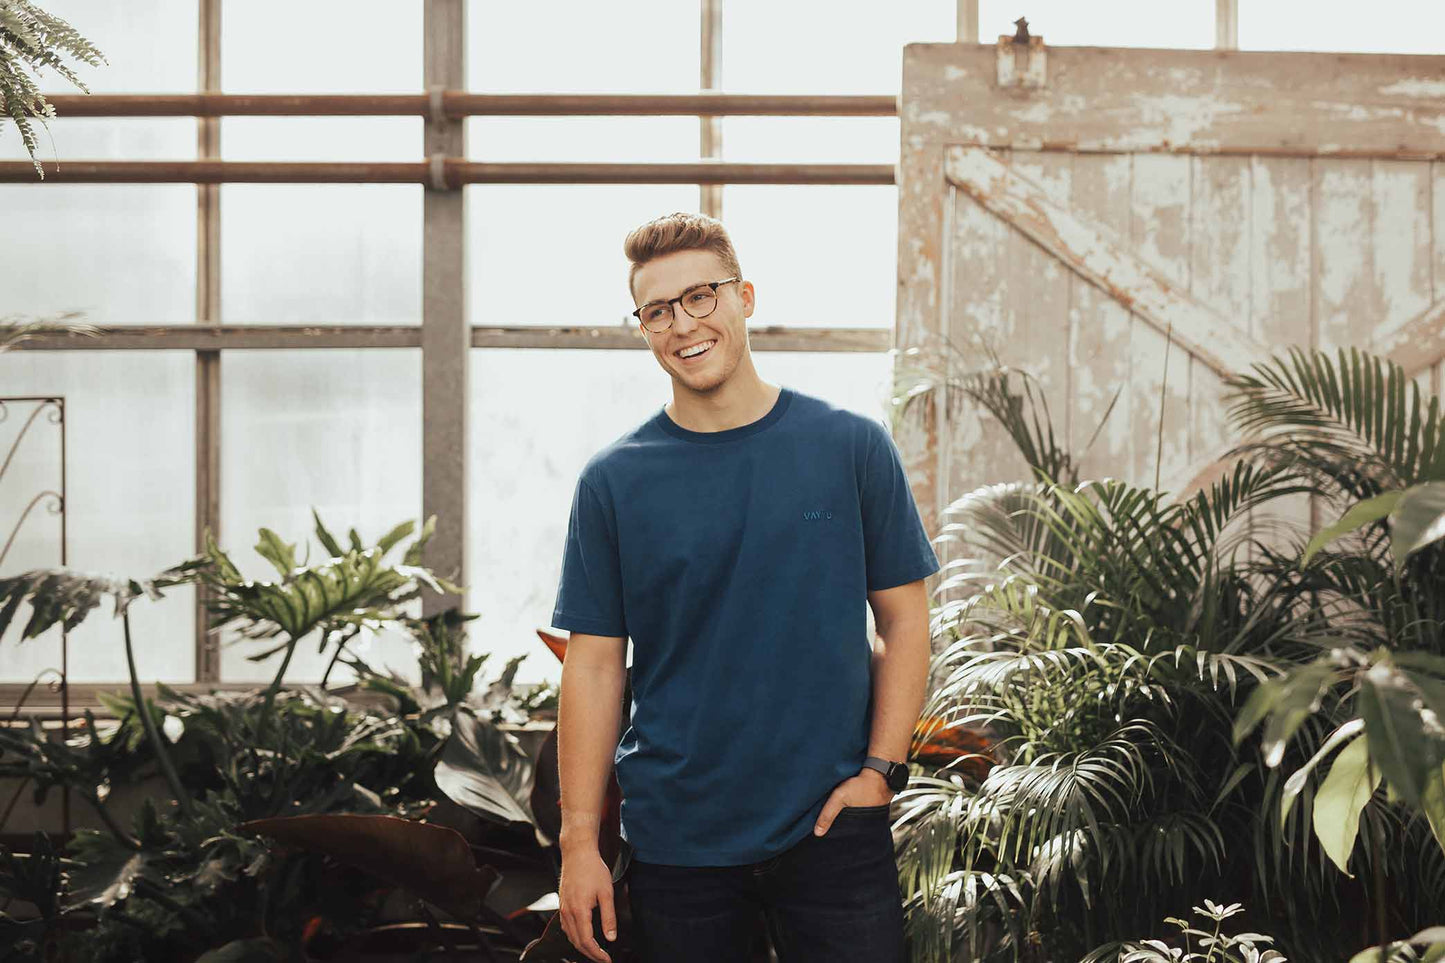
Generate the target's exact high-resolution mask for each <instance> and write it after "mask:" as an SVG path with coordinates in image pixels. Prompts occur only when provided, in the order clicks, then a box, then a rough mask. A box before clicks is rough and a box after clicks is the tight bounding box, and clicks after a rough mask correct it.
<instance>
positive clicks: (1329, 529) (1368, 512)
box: [1299, 491, 1405, 569]
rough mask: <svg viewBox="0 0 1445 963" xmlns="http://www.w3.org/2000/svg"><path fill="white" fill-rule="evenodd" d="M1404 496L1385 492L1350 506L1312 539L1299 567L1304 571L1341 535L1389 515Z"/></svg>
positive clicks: (1306, 547) (1398, 492)
mask: <svg viewBox="0 0 1445 963" xmlns="http://www.w3.org/2000/svg"><path fill="white" fill-rule="evenodd" d="M1404 494H1405V492H1403V491H1397V492H1385V493H1384V494H1383V495H1376V496H1375V497H1374V498H1367V499H1365V500H1364V501H1362V502H1357V503H1356V504H1354V505H1352V506H1350V510H1349V511H1347V512H1345V514H1344V515H1342V516H1340V520H1339V521H1337V522H1335V523H1334V524H1333V525H1329V526H1326V527H1325V528H1322V529H1320V530H1319V532H1317V533H1316V534H1315V537H1314V538H1312V539H1310V541H1309V544H1308V545H1306V546H1305V550H1304V554H1303V555H1302V556H1300V560H1299V567H1300V568H1301V569H1303V568H1304V567H1305V566H1306V565H1308V564H1309V562H1310V559H1311V558H1313V557H1314V554H1315V553H1316V552H1318V551H1319V550H1320V549H1322V548H1324V547H1325V546H1326V545H1328V544H1329V543H1330V542H1333V541H1334V540H1335V539H1337V538H1339V537H1340V536H1341V535H1348V534H1349V533H1350V532H1353V531H1355V530H1357V529H1361V528H1364V527H1365V526H1366V525H1368V524H1370V523H1371V522H1378V521H1379V520H1380V519H1382V518H1384V517H1386V516H1387V515H1389V514H1390V512H1391V511H1393V510H1394V509H1395V506H1396V505H1397V504H1399V502H1400V499H1401V496H1403V495H1404Z"/></svg>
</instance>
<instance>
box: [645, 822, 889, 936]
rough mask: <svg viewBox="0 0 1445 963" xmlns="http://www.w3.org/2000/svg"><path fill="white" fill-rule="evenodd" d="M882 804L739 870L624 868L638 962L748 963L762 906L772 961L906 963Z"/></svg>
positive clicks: (658, 866)
mask: <svg viewBox="0 0 1445 963" xmlns="http://www.w3.org/2000/svg"><path fill="white" fill-rule="evenodd" d="M889 825H890V818H889V806H888V804H887V803H885V804H883V805H880V806H849V807H846V808H844V809H843V810H841V811H840V812H839V813H838V815H837V817H836V818H835V819H834V820H833V824H832V825H831V826H829V827H828V832H827V833H826V834H824V835H822V836H815V835H814V834H813V831H812V829H811V828H809V830H808V835H806V836H804V837H803V838H802V839H801V840H799V841H798V842H797V843H795V844H793V846H792V847H791V848H789V849H787V850H785V851H783V852H781V853H778V854H777V855H775V856H771V857H769V858H767V859H764V860H761V861H759V862H755V863H746V864H744V865H741V866H668V865H663V864H660V863H647V862H643V861H641V860H638V859H636V858H634V859H632V860H631V862H630V863H629V864H628V866H627V868H626V870H625V871H624V874H623V876H624V878H625V879H626V880H627V889H628V894H629V898H630V902H631V909H632V933H633V941H634V943H635V946H636V949H637V952H638V954H639V955H640V958H641V959H642V960H643V961H644V963H749V961H750V960H751V959H752V956H751V952H750V951H751V943H752V937H753V934H754V931H755V926H754V924H755V921H756V914H757V912H758V910H760V909H761V910H762V911H763V914H764V916H765V918H766V920H767V927H768V932H769V934H771V936H772V940H773V947H774V949H775V950H776V951H777V954H778V960H779V963H815V961H816V963H905V948H904V936H903V901H902V897H901V894H900V892H899V888H898V864H897V861H896V860H895V858H894V854H893V835H892V832H891V831H890V829H889Z"/></svg>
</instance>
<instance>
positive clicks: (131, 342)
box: [11, 324, 892, 351]
mask: <svg viewBox="0 0 1445 963" xmlns="http://www.w3.org/2000/svg"><path fill="white" fill-rule="evenodd" d="M891 330H892V329H891V328H887V327H877V328H838V327H817V328H813V327H800V326H797V325H766V326H760V327H749V328H748V343H749V344H751V345H752V347H753V348H754V349H755V350H758V351H887V350H888V349H889V347H890V345H891V343H892V341H891V338H892V334H891ZM470 343H471V346H472V347H473V348H601V349H607V350H633V349H635V350H642V351H646V350H649V349H648V347H647V342H646V341H644V340H643V338H642V335H641V334H640V333H639V332H638V330H637V328H636V326H635V325H630V326H624V325H621V324H618V325H612V326H605V327H603V326H597V327H582V326H577V325H541V324H539V325H513V326H505V325H472V327H471V335H470ZM421 344H422V331H421V326H420V325H367V324H331V325H311V324H307V325H279V324H276V325H272V324H254V325H244V324H228V325H207V324H173V325H111V326H109V327H104V326H103V327H101V328H100V334H99V335H96V336H93V337H85V336H83V335H74V334H62V335H35V336H32V337H31V338H29V339H28V340H26V341H24V342H22V343H21V344H19V345H17V346H15V347H14V348H12V349H11V350H13V351H75V350H78V349H83V350H86V351H171V350H174V351H217V350H234V349H238V348H244V349H247V350H255V349H276V350H282V351H292V350H296V349H300V348H420V347H421Z"/></svg>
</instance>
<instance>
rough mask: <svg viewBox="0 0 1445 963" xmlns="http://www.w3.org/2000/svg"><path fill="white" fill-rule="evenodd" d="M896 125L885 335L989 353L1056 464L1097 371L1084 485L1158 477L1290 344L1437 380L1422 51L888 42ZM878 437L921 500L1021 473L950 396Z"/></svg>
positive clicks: (1437, 114)
mask: <svg viewBox="0 0 1445 963" xmlns="http://www.w3.org/2000/svg"><path fill="white" fill-rule="evenodd" d="M1046 36H1047V32H1046V31H1045V37H1046ZM1016 50H1017V52H1016ZM1030 57H1032V58H1033V60H1032V61H1031V62H1029V61H1028V58H1030ZM1041 58H1042V59H1041ZM1040 84H1041V85H1040ZM900 115H901V134H902V143H901V154H900V160H899V222H898V229H899V238H898V242H899V258H898V264H899V295H898V297H899V300H898V328H897V335H896V342H895V343H896V346H897V347H899V348H908V347H912V346H915V345H917V346H922V347H924V350H928V351H935V350H936V346H935V344H934V342H933V341H932V340H930V339H929V338H928V335H929V334H931V333H941V334H944V335H946V336H947V337H948V339H949V340H950V341H951V342H952V343H953V344H955V345H957V346H958V347H959V349H961V350H962V351H964V352H965V353H966V354H967V355H968V356H969V357H970V358H972V359H973V360H974V361H981V360H982V359H983V358H984V353H983V351H982V347H981V346H982V344H983V343H985V342H987V343H989V344H991V345H993V346H994V347H995V349H996V350H997V352H998V354H999V355H1000V356H1001V357H1002V359H1003V360H1004V361H1005V362H1007V363H1009V364H1011V365H1015V366H1020V367H1023V368H1025V369H1027V370H1028V371H1030V372H1032V373H1033V374H1034V375H1036V376H1037V377H1038V378H1039V379H1040V381H1041V382H1042V385H1043V387H1044V388H1045V391H1046V396H1047V398H1048V403H1049V407H1050V409H1051V411H1052V414H1053V420H1054V425H1055V429H1056V430H1057V431H1059V432H1060V433H1062V434H1063V436H1064V437H1066V438H1068V439H1069V440H1070V444H1071V447H1072V450H1073V451H1074V452H1075V454H1078V453H1079V452H1080V451H1081V450H1082V448H1083V445H1084V442H1085V441H1087V440H1088V438H1089V437H1090V435H1091V434H1092V433H1093V431H1094V429H1095V428H1096V427H1097V426H1098V424H1099V421H1100V419H1101V418H1102V417H1103V414H1104V410H1105V406H1106V405H1107V404H1108V402H1109V399H1110V398H1111V397H1112V396H1113V395H1114V393H1115V391H1116V390H1117V389H1119V388H1120V387H1121V386H1122V388H1123V391H1122V394H1121V395H1120V397H1119V401H1118V404H1117V405H1116V406H1115V408H1114V411H1113V412H1112V414H1111V415H1110V417H1109V419H1108V421H1107V423H1106V424H1105V426H1104V428H1103V430H1102V432H1100V434H1099V436H1098V438H1097V440H1096V441H1095V442H1094V444H1093V447H1092V448H1090V449H1089V450H1088V452H1087V455H1086V456H1085V457H1084V458H1083V460H1082V470H1083V476H1084V477H1085V478H1099V477H1105V476H1109V477H1117V478H1123V479H1125V480H1128V481H1130V482H1133V483H1136V484H1151V485H1152V484H1153V483H1154V479H1155V476H1156V471H1157V473H1158V477H1159V483H1160V486H1161V487H1163V488H1165V489H1168V490H1170V491H1173V492H1179V491H1181V490H1183V489H1184V488H1186V487H1187V486H1188V484H1189V483H1190V482H1191V481H1192V480H1194V479H1195V478H1196V476H1198V475H1199V474H1200V473H1201V472H1203V471H1204V470H1206V469H1207V467H1208V466H1209V465H1210V464H1211V463H1212V462H1213V460H1214V458H1215V456H1216V455H1217V454H1218V453H1219V452H1220V451H1221V450H1222V448H1223V447H1225V446H1226V445H1227V444H1228V443H1230V442H1231V441H1232V440H1233V439H1232V437H1231V436H1229V435H1228V434H1227V423H1226V419H1225V413H1224V410H1223V406H1222V405H1221V403H1220V400H1219V399H1220V392H1221V382H1220V378H1221V375H1223V374H1225V373H1228V372H1232V371H1240V370H1245V369H1247V368H1248V366H1249V364H1250V363H1251V362H1252V361H1255V360H1261V359H1263V358H1265V357H1267V356H1268V355H1269V354H1272V353H1279V354H1284V353H1285V352H1286V351H1287V346H1288V345H1291V344H1295V345H1300V346H1306V347H1309V346H1318V347H1322V348H1326V349H1330V350H1333V349H1334V348H1335V347H1336V346H1346V347H1348V346H1352V345H1353V346H1358V347H1360V348H1364V349H1369V350H1372V351H1377V352H1381V353H1384V354H1388V355H1390V356H1391V357H1393V358H1394V359H1395V360H1398V361H1399V362H1400V363H1402V364H1403V365H1404V366H1405V367H1406V369H1407V370H1408V371H1409V372H1411V373H1412V374H1414V375H1416V380H1417V381H1418V382H1419V383H1420V384H1421V386H1422V388H1426V389H1429V390H1432V391H1435V390H1438V388H1439V377H1440V358H1441V355H1442V352H1445V231H1442V228H1445V179H1442V176H1445V171H1442V169H1441V167H1440V164H1439V158H1440V157H1441V156H1442V150H1445V57H1435V56H1410V55H1376V54H1327V53H1279V52H1252V51H1249V52H1246V51H1211V50H1158V49H1126V48H1104V47H1060V48H1042V47H1040V46H1038V45H1037V42H1036V45H1035V47H1033V48H1015V47H1014V45H1012V44H1005V43H1000V44H999V45H997V46H995V47H991V46H984V45H973V44H967V45H965V44H911V45H909V46H908V47H907V48H905V53H904V68H903V85H902V100H901V105H900ZM1437 236H1439V237H1440V242H1439V243H1437V242H1436V238H1437ZM1166 331H1167V332H1169V338H1170V339H1172V342H1171V347H1170V350H1169V352H1168V358H1167V365H1168V367H1167V384H1166V377H1165V371H1166V369H1165V365H1166V351H1165V346H1166ZM1161 410H1162V420H1163V435H1162V445H1161V444H1160V439H1159V438H1158V437H1157V434H1156V432H1157V429H1158V427H1159V424H1160V418H1161ZM898 441H899V445H900V448H902V449H903V452H904V455H905V458H906V459H907V460H908V464H909V471H910V475H911V476H912V478H913V480H914V483H915V494H916V495H917V496H918V499H919V503H920V505H921V506H923V507H924V508H925V509H928V508H932V509H934V511H933V512H927V513H926V514H930V515H933V514H936V512H937V511H938V510H941V509H942V508H943V507H945V506H946V505H947V504H948V503H949V502H950V501H951V500H952V499H954V498H957V497H959V496H960V495H962V494H964V493H965V492H967V491H970V490H972V489H974V488H976V487H978V486H979V485H982V484H987V483H992V482H998V481H1003V480H1010V479H1023V478H1026V477H1028V474H1027V472H1026V470H1025V468H1024V464H1023V462H1022V460H1021V459H1020V458H1019V456H1018V454H1017V452H1016V451H1015V449H1014V447H1013V445H1012V443H1011V442H1009V440H1008V439H1007V438H1006V437H1005V436H1004V435H1003V433H1002V431H1001V430H1000V429H999V427H998V426H997V424H996V423H994V422H993V421H992V419H991V418H989V417H988V416H987V415H986V414H983V413H982V412H980V411H978V410H976V409H970V410H969V411H968V412H967V413H966V414H965V415H964V416H963V417H957V416H955V417H954V418H953V419H952V420H950V419H949V417H948V416H947V413H946V412H945V411H943V407H942V406H935V408H934V410H933V417H932V418H931V419H929V420H927V421H926V422H925V421H924V420H922V419H919V420H912V419H910V420H909V422H908V423H906V424H905V425H904V426H902V427H901V428H900V437H899V439H898ZM1300 507H1302V508H1303V510H1304V512H1305V513H1306V514H1307V511H1308V508H1307V506H1304V505H1303V503H1300ZM930 523H931V524H935V525H936V520H935V519H933V518H930Z"/></svg>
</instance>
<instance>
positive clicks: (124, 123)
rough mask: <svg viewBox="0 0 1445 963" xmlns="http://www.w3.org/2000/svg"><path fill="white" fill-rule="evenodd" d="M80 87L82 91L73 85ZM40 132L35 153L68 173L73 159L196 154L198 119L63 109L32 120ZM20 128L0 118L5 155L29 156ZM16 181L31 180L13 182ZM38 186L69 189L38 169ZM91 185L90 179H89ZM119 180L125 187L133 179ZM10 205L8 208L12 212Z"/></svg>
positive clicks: (0, 149)
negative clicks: (67, 111) (68, 113)
mask: <svg viewBox="0 0 1445 963" xmlns="http://www.w3.org/2000/svg"><path fill="white" fill-rule="evenodd" d="M68 92H69V93H77V92H78V91H68ZM30 130H31V132H32V133H33V134H34V135H35V141H36V150H35V159H36V160H38V161H40V166H41V167H42V168H44V170H45V176H46V177H47V178H49V176H50V175H51V174H52V173H54V172H56V171H57V170H59V172H60V173H62V174H64V173H65V162H66V161H70V160H195V159H196V119H195V118H194V117H66V116H65V115H63V114H62V115H61V116H58V117H52V118H50V119H49V120H48V121H46V126H41V124H40V122H39V121H38V120H36V121H35V122H34V123H32V124H31V125H30ZM29 159H30V154H29V153H28V152H27V151H26V150H25V144H24V143H23V142H21V140H20V132H19V130H17V129H16V127H15V124H14V123H13V122H12V121H11V120H10V119H9V118H4V119H0V160H29ZM12 186H26V187H28V186H32V185H30V184H25V185H10V184H6V185H5V187H7V188H9V187H12ZM33 186H35V187H41V188H51V189H55V190H61V191H63V190H66V189H67V187H69V186H72V185H60V184H57V183H55V182H54V181H45V180H41V178H40V175H39V174H37V175H35V181H34V182H33ZM87 186H90V185H87ZM100 186H105V187H116V186H119V187H120V188H121V189H122V190H125V189H127V188H128V187H129V186H133V185H100ZM8 213H9V212H8V210H7V214H8Z"/></svg>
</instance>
